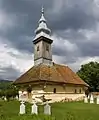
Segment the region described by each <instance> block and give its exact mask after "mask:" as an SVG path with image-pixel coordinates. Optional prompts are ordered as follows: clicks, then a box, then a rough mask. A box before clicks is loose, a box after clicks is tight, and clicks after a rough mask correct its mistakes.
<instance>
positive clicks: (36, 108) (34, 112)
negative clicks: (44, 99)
mask: <svg viewBox="0 0 99 120" xmlns="http://www.w3.org/2000/svg"><path fill="white" fill-rule="evenodd" d="M31 113H32V114H38V106H37V105H36V103H33V105H32V111H31Z"/></svg>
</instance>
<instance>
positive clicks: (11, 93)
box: [0, 83, 18, 101]
mask: <svg viewBox="0 0 99 120" xmlns="http://www.w3.org/2000/svg"><path fill="white" fill-rule="evenodd" d="M16 95H18V88H17V87H16V86H13V85H12V83H10V84H8V85H7V87H6V89H1V90H0V97H4V96H6V98H7V100H8V101H9V99H10V98H15V97H16Z"/></svg>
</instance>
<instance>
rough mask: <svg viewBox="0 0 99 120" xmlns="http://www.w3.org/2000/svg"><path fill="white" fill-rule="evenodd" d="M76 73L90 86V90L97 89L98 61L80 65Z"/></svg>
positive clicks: (98, 78)
mask: <svg viewBox="0 0 99 120" xmlns="http://www.w3.org/2000/svg"><path fill="white" fill-rule="evenodd" d="M77 74H78V75H79V76H80V77H81V78H82V79H83V80H84V81H85V82H86V83H87V84H88V85H89V86H90V87H91V90H92V91H99V63H98V62H89V63H88V64H85V65H82V66H81V69H80V70H79V71H78V72H77Z"/></svg>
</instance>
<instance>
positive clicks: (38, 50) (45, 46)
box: [33, 8, 53, 65]
mask: <svg viewBox="0 0 99 120" xmlns="http://www.w3.org/2000/svg"><path fill="white" fill-rule="evenodd" d="M38 23H39V25H38V28H37V29H36V30H35V34H36V35H35V38H34V40H33V43H34V65H39V64H46V65H52V47H51V44H52V42H53V40H52V39H51V30H50V29H49V28H48V27H47V24H46V19H45V17H44V8H42V15H41V18H40V20H39V22H38Z"/></svg>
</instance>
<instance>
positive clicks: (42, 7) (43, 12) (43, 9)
mask: <svg viewBox="0 0 99 120" xmlns="http://www.w3.org/2000/svg"><path fill="white" fill-rule="evenodd" d="M42 14H44V7H43V5H42Z"/></svg>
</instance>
